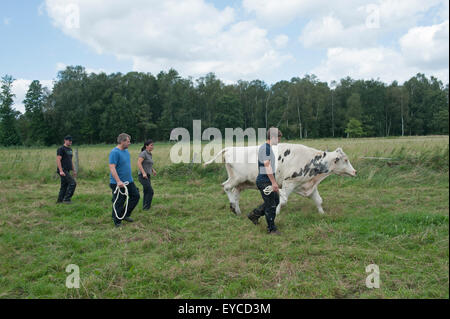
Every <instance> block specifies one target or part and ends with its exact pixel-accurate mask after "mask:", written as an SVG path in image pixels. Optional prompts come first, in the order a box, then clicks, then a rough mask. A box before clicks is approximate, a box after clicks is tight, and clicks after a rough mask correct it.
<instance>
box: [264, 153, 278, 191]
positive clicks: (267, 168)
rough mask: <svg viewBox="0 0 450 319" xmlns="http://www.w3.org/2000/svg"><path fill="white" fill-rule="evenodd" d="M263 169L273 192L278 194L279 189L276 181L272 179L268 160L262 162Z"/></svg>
mask: <svg viewBox="0 0 450 319" xmlns="http://www.w3.org/2000/svg"><path fill="white" fill-rule="evenodd" d="M264 167H265V168H266V174H267V177H269V179H270V182H271V183H272V189H273V191H274V192H277V193H278V191H279V187H278V184H277V181H276V180H275V178H274V177H273V172H272V166H270V161H269V160H266V161H264Z"/></svg>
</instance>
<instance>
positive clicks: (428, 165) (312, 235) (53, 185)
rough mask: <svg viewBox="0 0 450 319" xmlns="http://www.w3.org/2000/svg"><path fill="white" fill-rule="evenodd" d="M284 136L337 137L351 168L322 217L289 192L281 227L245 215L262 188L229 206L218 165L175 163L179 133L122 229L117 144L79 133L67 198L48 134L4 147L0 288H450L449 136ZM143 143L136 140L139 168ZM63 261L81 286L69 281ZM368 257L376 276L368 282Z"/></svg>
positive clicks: (435, 293)
mask: <svg viewBox="0 0 450 319" xmlns="http://www.w3.org/2000/svg"><path fill="white" fill-rule="evenodd" d="M283 142H285V141H283ZM289 142H293V143H302V144H305V145H308V146H311V147H314V148H318V149H321V150H325V149H329V150H334V149H335V148H336V147H342V148H343V150H344V151H345V152H346V153H347V155H348V156H349V159H350V161H351V163H352V165H353V166H354V168H355V169H356V170H358V176H357V177H356V178H350V177H339V176H335V175H334V176H330V177H328V178H327V179H326V180H325V181H323V182H322V183H321V185H320V186H319V191H320V194H321V196H322V198H323V200H324V203H323V208H324V210H325V215H323V216H321V215H319V214H318V212H317V209H316V207H315V205H314V203H313V202H312V200H310V199H308V198H303V197H300V196H298V195H296V194H293V195H291V197H290V198H289V202H288V205H287V206H286V207H284V208H283V209H282V210H281V214H280V215H279V216H278V217H277V219H276V223H277V225H278V228H279V229H280V231H281V232H282V236H268V235H267V234H266V223H265V220H261V223H260V225H258V226H255V225H253V224H252V223H251V222H250V221H249V220H248V219H247V218H246V216H245V214H246V213H247V212H250V210H251V209H253V208H254V207H256V206H257V205H258V204H260V202H262V199H261V197H260V195H259V193H258V192H257V191H256V190H247V191H244V192H243V193H242V197H241V209H242V211H243V212H244V214H243V215H242V216H236V215H234V214H232V213H231V212H230V210H229V204H228V199H227V196H226V195H225V193H224V192H223V190H222V187H221V183H222V182H223V181H225V179H226V171H225V168H224V167H223V165H220V164H212V165H209V166H207V167H206V168H203V167H202V166H201V165H200V164H171V163H170V160H169V152H170V148H171V146H172V145H173V144H169V143H155V150H154V152H153V153H154V156H153V158H154V161H155V169H156V170H157V172H158V175H157V176H156V177H152V184H153V187H154V190H155V196H154V200H153V204H152V209H151V210H150V212H144V211H142V198H141V202H140V203H139V204H138V207H137V208H136V209H135V210H134V212H133V215H132V217H133V218H134V219H135V222H134V223H126V222H124V227H123V228H122V229H115V228H114V227H113V223H112V220H111V191H110V188H109V185H108V184H109V177H108V176H109V171H108V167H107V157H108V153H109V151H110V150H111V149H112V148H113V147H114V145H97V146H78V145H76V144H74V145H73V149H76V148H78V150H79V160H80V171H79V177H78V178H77V182H78V185H77V189H76V192H75V195H74V197H73V199H72V200H73V204H72V205H57V204H56V197H57V193H58V190H59V178H58V177H57V175H56V164H55V157H56V147H53V148H15V149H14V148H8V149H5V148H0V256H1V257H0V297H1V298H449V193H448V192H449V163H448V160H449V137H448V136H428V137H403V138H365V139H318V140H302V141H289ZM140 147H141V145H140V144H139V145H132V146H131V148H130V153H131V158H132V166H133V172H134V175H135V177H136V174H137V167H136V160H137V154H138V152H139V150H140ZM362 157H388V158H391V160H377V159H367V158H362ZM136 185H137V186H138V187H139V188H140V191H141V197H142V186H141V185H140V184H139V182H137V178H136ZM69 264H76V265H78V266H79V268H80V278H81V287H80V288H79V289H68V288H66V285H65V283H66V277H67V276H68V275H69V274H68V273H66V272H65V270H66V267H67V265H69ZM370 264H376V265H378V266H379V269H380V288H379V289H368V288H367V287H366V284H365V282H366V277H367V276H368V273H366V272H365V269H366V266H368V265H370Z"/></svg>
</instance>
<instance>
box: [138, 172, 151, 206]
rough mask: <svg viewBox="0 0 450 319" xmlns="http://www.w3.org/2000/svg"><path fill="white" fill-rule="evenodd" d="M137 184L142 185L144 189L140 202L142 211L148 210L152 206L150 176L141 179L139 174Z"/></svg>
mask: <svg viewBox="0 0 450 319" xmlns="http://www.w3.org/2000/svg"><path fill="white" fill-rule="evenodd" d="M138 177H139V182H140V183H141V184H142V187H143V188H144V200H143V201H142V209H143V210H149V209H150V207H151V206H152V200H153V194H154V192H153V187H152V182H151V180H150V176H149V175H147V178H144V177H142V175H141V174H139V175H138Z"/></svg>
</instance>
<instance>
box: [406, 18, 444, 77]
mask: <svg viewBox="0 0 450 319" xmlns="http://www.w3.org/2000/svg"><path fill="white" fill-rule="evenodd" d="M400 45H401V50H402V53H403V55H404V57H405V60H406V63H407V64H408V65H411V66H416V67H421V68H426V69H431V70H439V69H442V68H447V69H448V59H449V21H448V20H447V21H445V22H443V23H441V24H437V25H432V26H426V27H415V28H412V29H410V30H409V31H408V33H407V34H406V35H404V36H403V37H401V38H400Z"/></svg>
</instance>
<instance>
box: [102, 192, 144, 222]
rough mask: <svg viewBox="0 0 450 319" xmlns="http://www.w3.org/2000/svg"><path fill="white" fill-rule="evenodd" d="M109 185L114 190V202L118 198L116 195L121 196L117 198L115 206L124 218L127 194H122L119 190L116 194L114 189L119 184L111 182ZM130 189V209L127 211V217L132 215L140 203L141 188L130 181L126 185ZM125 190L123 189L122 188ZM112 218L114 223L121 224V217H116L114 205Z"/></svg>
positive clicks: (119, 214)
mask: <svg viewBox="0 0 450 319" xmlns="http://www.w3.org/2000/svg"><path fill="white" fill-rule="evenodd" d="M109 187H111V190H112V203H113V204H114V201H115V200H116V197H117V196H119V198H118V199H117V202H116V205H115V208H116V212H117V215H118V216H119V217H120V218H122V216H123V214H124V213H125V212H124V210H125V201H126V199H127V197H126V196H125V195H121V194H120V193H119V192H117V193H115V194H114V191H115V190H116V187H117V184H109ZM125 187H126V188H127V189H128V196H129V198H128V209H127V211H126V213H125V217H130V216H131V212H132V211H133V209H134V208H135V207H136V205H137V204H138V203H139V198H140V195H139V190H138V189H137V188H136V185H134V183H130V184H128V185H126V186H125ZM122 192H123V190H122ZM112 219H113V221H114V224H120V223H121V222H122V220H121V219H118V218H117V217H116V214H115V213H114V207H113V208H112Z"/></svg>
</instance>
